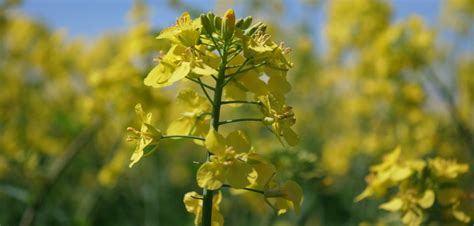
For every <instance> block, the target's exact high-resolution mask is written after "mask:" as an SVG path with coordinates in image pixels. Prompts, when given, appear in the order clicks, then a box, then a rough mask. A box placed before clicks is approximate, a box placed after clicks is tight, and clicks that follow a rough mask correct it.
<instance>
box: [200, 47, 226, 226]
mask: <svg viewBox="0 0 474 226" xmlns="http://www.w3.org/2000/svg"><path fill="white" fill-rule="evenodd" d="M219 52H220V51H219ZM221 56H222V58H221V63H220V65H219V74H218V75H217V80H216V87H215V89H214V101H213V102H212V113H211V126H212V128H213V129H214V130H216V131H218V130H219V118H220V114H221V104H222V92H223V90H224V86H225V69H226V65H227V45H226V43H224V48H223V50H222V55H221ZM211 156H212V154H211V153H210V152H208V154H207V161H209V160H210V158H211ZM202 193H203V194H202V195H203V204H202V226H211V224H212V198H213V196H214V191H213V190H208V189H206V188H204V189H203V191H202Z"/></svg>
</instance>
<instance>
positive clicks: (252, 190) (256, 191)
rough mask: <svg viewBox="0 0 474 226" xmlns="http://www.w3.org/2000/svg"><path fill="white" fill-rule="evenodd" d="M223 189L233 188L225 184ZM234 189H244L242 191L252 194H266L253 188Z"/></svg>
mask: <svg viewBox="0 0 474 226" xmlns="http://www.w3.org/2000/svg"><path fill="white" fill-rule="evenodd" d="M222 187H226V188H233V187H232V186H230V185H228V184H223V185H222ZM233 189H242V190H246V191H251V192H255V193H259V194H262V195H263V194H265V192H264V191H261V190H257V189H253V188H233Z"/></svg>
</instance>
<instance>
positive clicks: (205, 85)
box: [186, 76, 214, 90]
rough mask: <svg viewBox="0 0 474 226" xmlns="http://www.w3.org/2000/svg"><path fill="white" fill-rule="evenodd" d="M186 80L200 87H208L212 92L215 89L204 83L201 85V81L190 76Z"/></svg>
mask: <svg viewBox="0 0 474 226" xmlns="http://www.w3.org/2000/svg"><path fill="white" fill-rule="evenodd" d="M186 78H187V79H188V80H189V81H192V82H194V83H196V84H198V85H202V86H204V87H206V88H208V89H210V90H214V87H212V86H210V85H207V84H205V83H202V82H201V83H200V82H199V80H197V79H195V78H191V77H189V76H186Z"/></svg>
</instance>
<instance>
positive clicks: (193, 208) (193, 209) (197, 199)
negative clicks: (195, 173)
mask: <svg viewBox="0 0 474 226" xmlns="http://www.w3.org/2000/svg"><path fill="white" fill-rule="evenodd" d="M221 200H222V195H221V192H218V193H216V194H214V196H213V197H212V220H211V221H212V226H222V225H224V217H223V216H222V214H221V213H220V211H219V204H220V202H221ZM183 202H184V206H185V207H186V211H188V212H189V213H193V214H194V215H195V218H194V224H195V225H201V222H202V203H203V201H202V196H201V195H199V194H198V193H197V192H194V191H193V192H188V193H186V194H185V195H184V199H183Z"/></svg>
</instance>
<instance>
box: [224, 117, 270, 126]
mask: <svg viewBox="0 0 474 226" xmlns="http://www.w3.org/2000/svg"><path fill="white" fill-rule="evenodd" d="M262 120H263V119H261V118H238V119H229V120H225V121H220V122H219V125H225V124H229V123H235V122H261V121H262Z"/></svg>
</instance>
